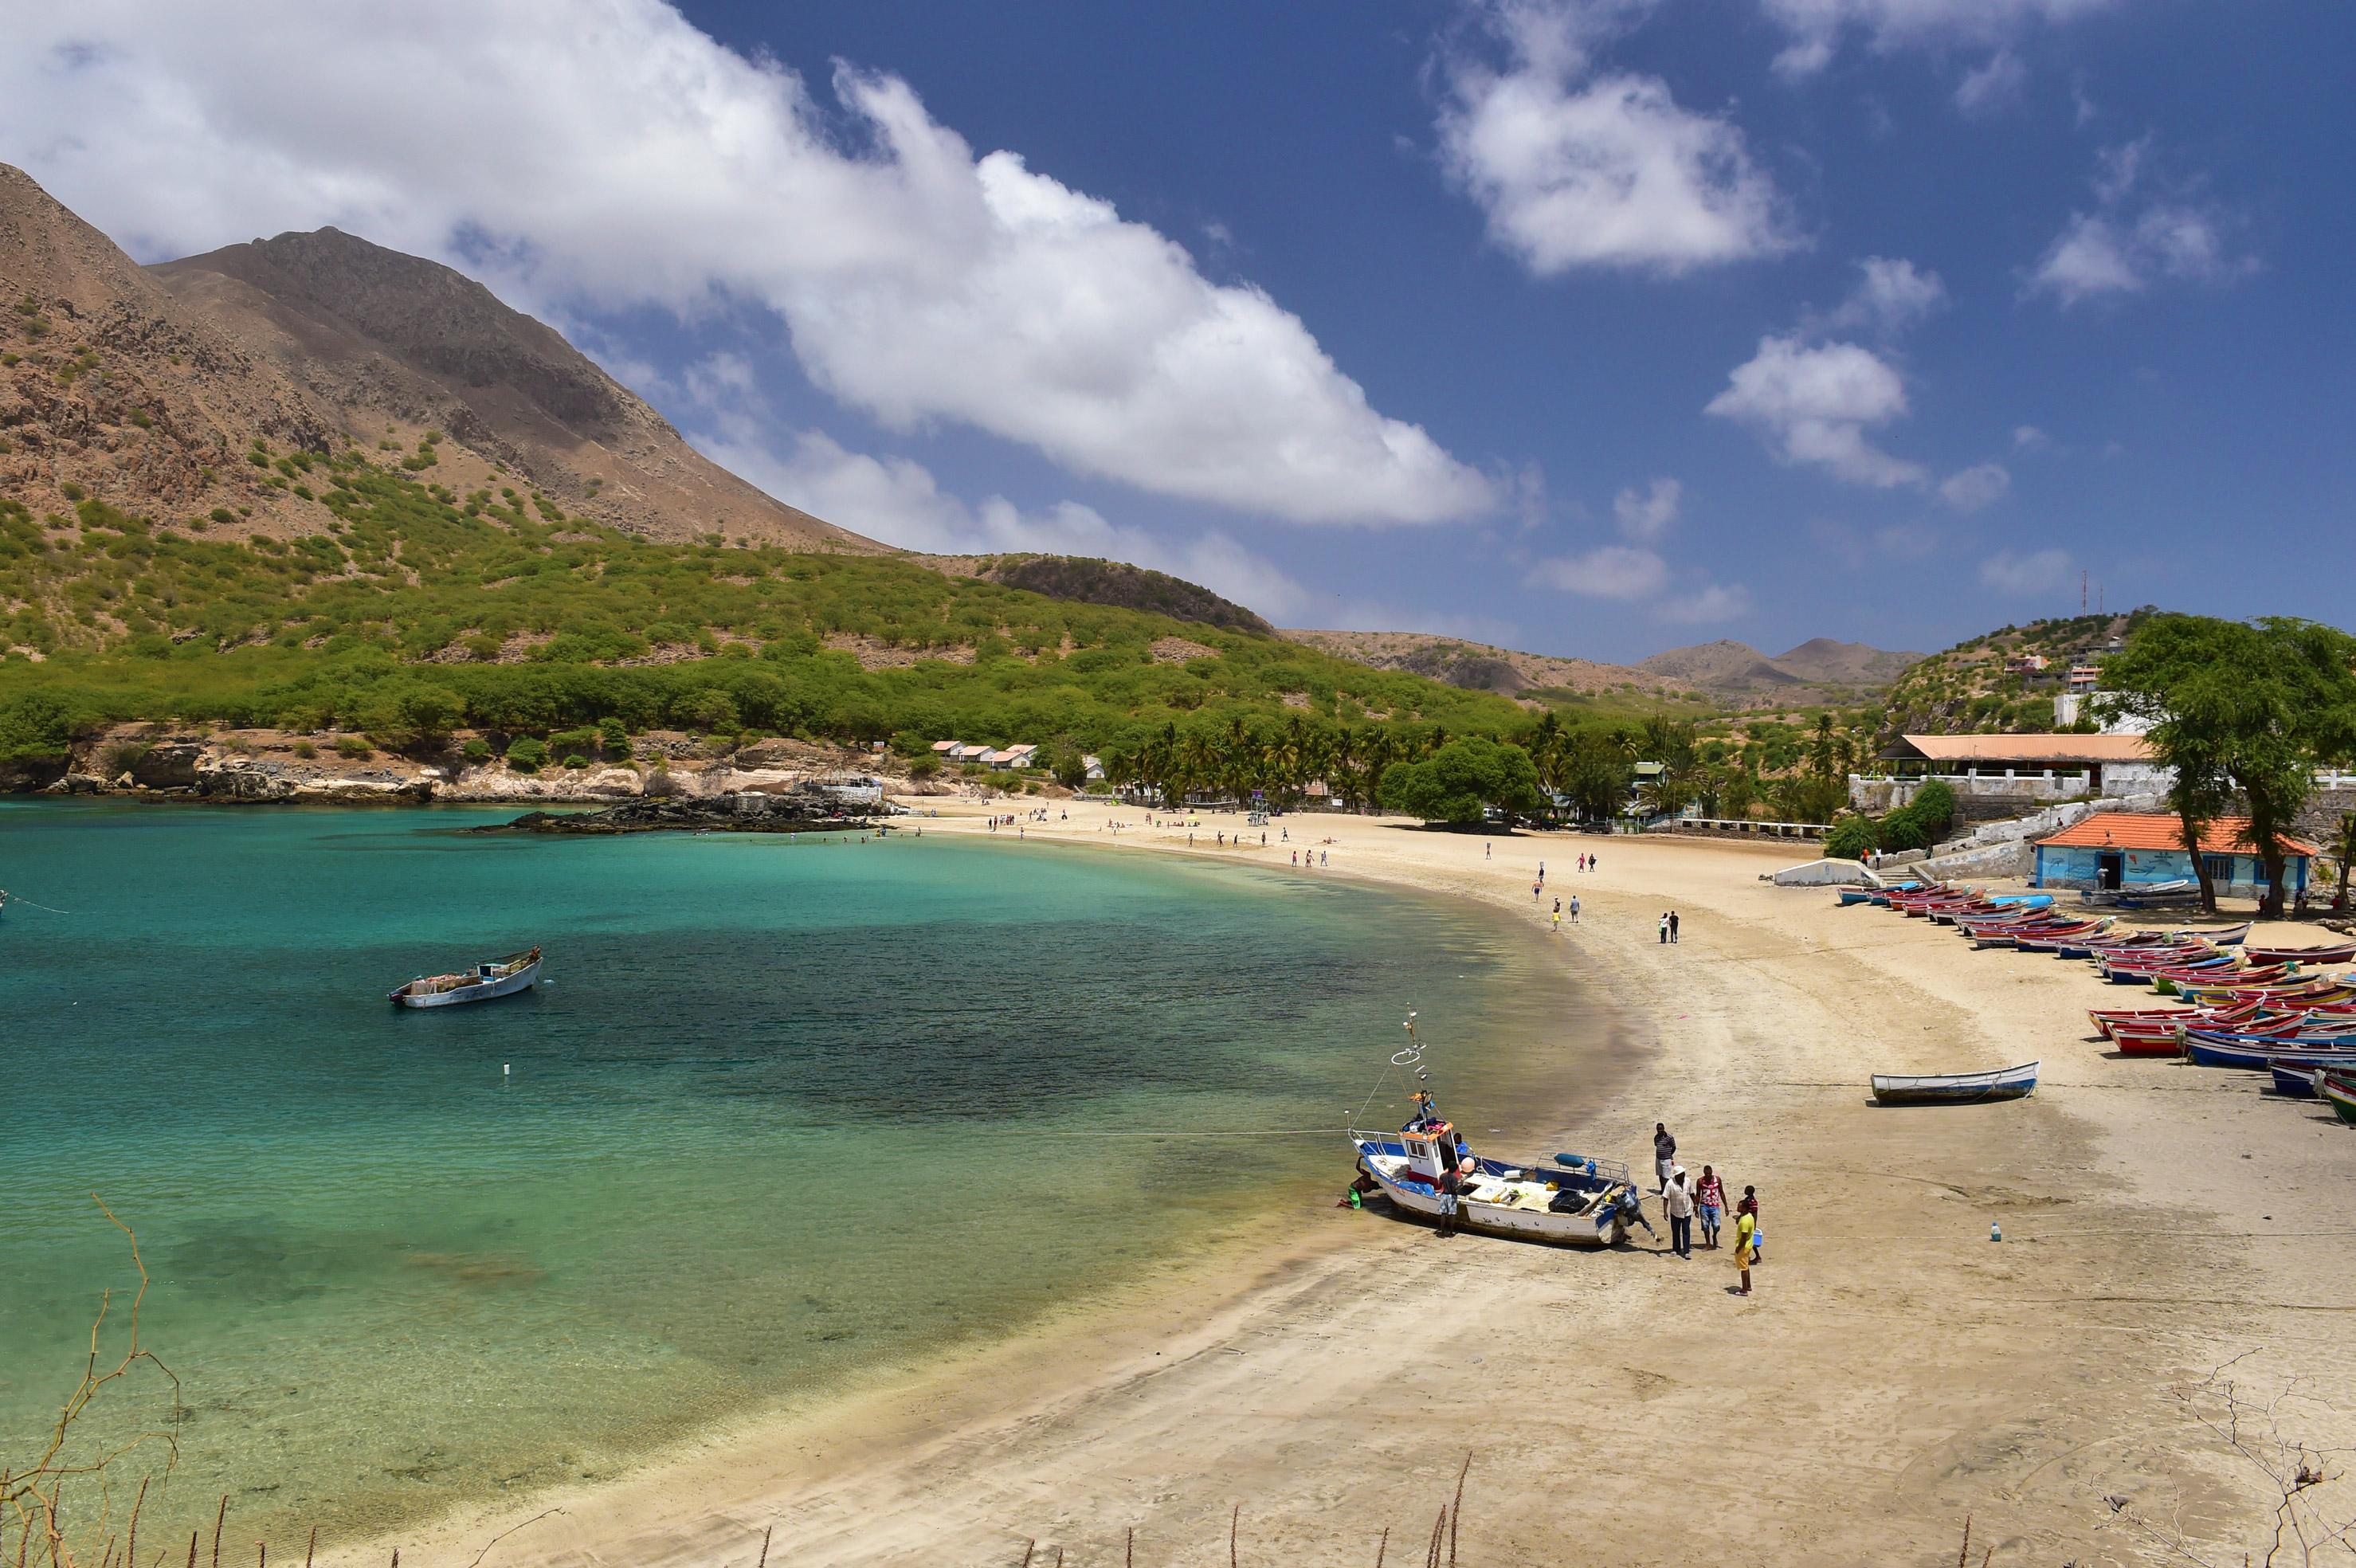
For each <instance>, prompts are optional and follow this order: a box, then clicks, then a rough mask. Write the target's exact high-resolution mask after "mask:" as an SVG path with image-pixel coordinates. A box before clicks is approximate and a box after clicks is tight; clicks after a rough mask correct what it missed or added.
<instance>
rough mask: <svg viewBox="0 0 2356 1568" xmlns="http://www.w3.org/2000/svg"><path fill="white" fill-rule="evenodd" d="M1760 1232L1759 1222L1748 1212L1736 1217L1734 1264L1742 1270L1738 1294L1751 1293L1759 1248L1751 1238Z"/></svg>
mask: <svg viewBox="0 0 2356 1568" xmlns="http://www.w3.org/2000/svg"><path fill="white" fill-rule="evenodd" d="M1758 1233H1759V1223H1758V1221H1757V1220H1755V1219H1752V1218H1751V1216H1750V1215H1748V1214H1738V1215H1736V1216H1735V1217H1734V1266H1735V1267H1736V1268H1737V1269H1740V1271H1741V1272H1742V1288H1741V1289H1740V1290H1738V1291H1736V1292H1735V1293H1734V1294H1737V1295H1749V1294H1751V1264H1752V1263H1754V1262H1758V1261H1759V1260H1758V1251H1757V1249H1756V1248H1755V1247H1754V1246H1753V1245H1752V1240H1751V1239H1752V1238H1753V1237H1755V1236H1756V1235H1757V1234H1758Z"/></svg>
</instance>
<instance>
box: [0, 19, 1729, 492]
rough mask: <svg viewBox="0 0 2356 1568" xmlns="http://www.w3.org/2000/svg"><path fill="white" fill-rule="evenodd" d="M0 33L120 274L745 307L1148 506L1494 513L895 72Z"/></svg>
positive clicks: (637, 33) (517, 28)
mask: <svg viewBox="0 0 2356 1568" xmlns="http://www.w3.org/2000/svg"><path fill="white" fill-rule="evenodd" d="M9 16H10V23H9V34H10V36H9V40H8V45H7V47H6V48H5V49H0V156H7V157H10V158H12V159H13V160H15V161H17V162H21V163H23V164H25V165H26V166H27V167H28V168H29V169H30V170H31V172H32V173H33V174H34V175H35V177H37V178H39V179H41V180H43V181H44V182H45V183H46V184H48V186H49V187H50V188H51V189H52V190H54V191H55V192H56V193H57V194H58V195H59V197H60V198H62V199H65V200H66V201H67V202H68V204H69V205H71V206H73V207H74V208H75V209H77V210H79V211H80V212H81V213H82V214H83V215H84V216H86V217H88V218H90V219H91V220H93V221H94V222H96V223H98V224H99V225H100V226H101V227H102V228H105V229H107V230H108V231H110V232H112V233H113V234H115V235H117V236H119V237H121V238H123V240H125V241H126V242H128V243H129V245H130V246H131V248H133V249H134V250H135V251H138V252H142V253H143V254H145V255H147V256H155V255H158V254H164V253H178V252H185V251H187V250H194V249H201V248H204V247H208V246H212V245H218V244H221V243H224V242H230V241H235V240H242V239H245V238H247V237H249V236H251V235H253V234H262V233H273V232H275V231H279V230H282V229H286V228H289V227H306V228H307V227H312V226H316V225H318V224H322V223H330V222H332V223H336V224H338V225H340V226H342V227H345V228H347V229H349V230H351V231H355V232H358V233H361V234H364V235H367V236H368V237H369V238H371V239H374V240H377V241H379V242H382V243H386V244H390V245H393V246H396V247H399V248H401V249H403V250H408V251H412V252H422V253H424V254H428V255H435V256H440V257H444V258H445V259H461V258H466V257H471V258H473V259H474V260H475V261H476V263H477V270H488V271H489V272H490V273H491V274H492V275H493V278H494V281H496V282H498V284H499V285H500V286H501V287H502V288H503V289H504V290H505V291H507V292H508V293H509V295H510V296H511V297H518V298H521V299H524V300H526V301H529V302H533V303H540V302H549V303H553V304H557V305H560V306H568V307H569V306H577V307H580V308H582V309H584V311H591V312H594V311H597V310H616V309H626V308H631V307H646V306H654V307H659V308H662V309H667V310H670V311H674V312H678V313H680V314H682V315H691V314H695V313H700V312H707V311H711V310H713V309H714V308H715V307H723V306H734V305H738V304H741V303H743V302H748V301H750V302H758V304H760V305H761V306H766V307H767V308H768V309H770V310H772V311H774V312H775V313H776V315H777V316H778V317H780V318H781V319H782V320H783V322H784V323H785V325H786V327H787V329H788V331H789V332H790V335H791V339H792V343H793V347H794V350H795V352H796V353H797V355H798V357H799V359H800V360H801V362H802V364H803V366H804V367H805V369H806V370H807V371H808V372H809V376H810V378H811V379H812V380H813V381H816V382H817V383H818V384H819V386H821V387H823V388H824V389H825V390H827V391H828V392H830V393H832V394H833V395H834V396H836V397H838V398H840V399H841V400H843V401H844V402H846V403H851V404H853V405H855V406H857V407H859V408H861V409H863V410H866V411H868V412H870V413H873V414H875V415H876V416H878V417H880V418H882V419H883V420H884V421H886V422H887V423H889V424H894V425H895V426H911V425H916V424H924V423H926V422H929V421H936V420H942V421H951V422H956V423H959V424H969V425H971V426H974V427H976V428H978V429H980V430H984V431H988V432H990V433H991V434H993V435H999V436H1001V437H1004V438H1006V439H1008V440H1012V441H1015V442H1019V443H1022V444H1023V445H1025V446H1031V447H1033V448H1036V449H1037V450H1039V451H1041V452H1043V453H1044V454H1046V455H1047V456H1049V457H1051V458H1053V459H1054V460H1055V461H1056V462H1058V463H1060V464H1062V465H1064V466H1065V467H1067V468H1069V469H1071V470H1073V471H1075V472H1077V473H1083V474H1089V475H1096V476H1102V477H1105V478H1111V479H1116V480H1119V481H1122V482H1124V483H1127V484H1130V485H1133V486H1137V487H1139V488H1141V489H1147V490H1151V491H1155V492H1158V493H1160V494H1163V495H1169V496H1175V497H1182V498H1185V499H1193V500H1199V501H1206V502H1210V503H1214V504H1216V505H1220V506H1226V507H1233V508H1237V509H1240V510H1247V511H1250V512H1253V513H1256V514H1260V515H1267V516H1274V517H1280V518H1285V519H1290V520H1291V521H1298V522H1309V523H1323V522H1378V523H1384V522H1388V523H1419V522H1431V521H1440V520H1445V519H1454V518H1462V517H1465V516H1468V515H1471V514H1474V513H1478V512H1481V511H1483V510H1486V509H1487V508H1488V507H1489V506H1490V505H1491V504H1492V501H1493V495H1492V487H1491V485H1490V484H1489V482H1488V480H1487V479H1485V478H1483V476H1482V475H1481V474H1479V473H1477V472H1475V471H1474V470H1472V468H1470V467H1466V466H1465V465H1464V464H1462V463H1460V462H1458V461H1457V460H1456V459H1455V458H1453V457H1451V456H1450V455H1449V454H1448V453H1447V452H1446V451H1445V450H1443V449H1442V448H1441V446H1440V445H1439V444H1438V443H1437V442H1435V441H1434V440H1433V439H1432V438H1431V436H1430V435H1428V434H1427V433H1426V432H1425V431H1424V430H1422V429H1421V428H1420V427H1419V426H1417V425H1414V424H1408V423H1404V422H1402V421H1399V420H1397V419H1392V418H1387V417H1385V416H1384V415H1382V414H1381V413H1378V412H1376V410H1375V409H1374V408H1373V407H1371V406H1370V405H1369V403H1368V400H1367V397H1366V394H1365V391H1364V389H1362V388H1361V387H1360V386H1359V385H1358V383H1357V382H1355V381H1352V380H1351V379H1350V378H1349V377H1348V376H1346V375H1344V373H1343V372H1342V371H1340V370H1339V369H1337V368H1336V367H1335V365H1334V364H1333V361H1332V360H1330V359H1329V358H1328V357H1327V356H1326V354H1325V352H1324V351H1323V349H1322V348H1321V347H1320V346H1319V345H1318V343H1317V341H1316V339H1315V338H1313V337H1312V335H1311V333H1310V330H1309V328H1307V327H1306V326H1305V325H1304V324H1303V323H1302V322H1301V319H1300V318H1299V317H1296V316H1294V315H1292V314H1291V313H1290V312H1288V311H1286V310H1285V309H1283V308H1282V307H1281V306H1279V305H1278V304H1277V303H1276V302H1275V301H1273V300H1272V299H1270V298H1269V296H1268V295H1266V294H1265V293H1263V292H1261V291H1260V290H1258V288H1255V287H1252V286H1250V285H1241V284H1237V285H1215V284H1214V283H1212V282H1210V281H1209V280H1208V279H1206V278H1205V277H1204V275H1203V274H1201V272H1200V271H1199V270H1197V268H1196V267H1195V265H1194V261H1193V259H1192V258H1191V257H1190V256H1189V255H1188V253H1187V252H1186V251H1185V250H1184V249H1183V247H1181V246H1179V245H1178V244H1176V243H1174V242H1172V241H1171V240H1169V239H1168V238H1166V237H1165V236H1163V235H1162V234H1161V233H1159V232H1157V231H1155V230H1153V229H1151V228H1150V227H1148V226H1146V225H1144V224H1141V223H1138V222H1135V221H1130V220H1123V219H1122V218H1121V217H1120V216H1119V213H1117V212H1116V211H1115V210H1114V209H1113V208H1112V206H1111V205H1110V204H1109V203H1108V202H1106V201H1103V200H1101V199H1097V198H1094V197H1091V196H1088V195H1087V194H1085V193H1083V192H1080V191H1077V190H1074V189H1072V188H1069V187H1067V186H1065V185H1063V184H1061V183H1059V182H1058V181H1056V180H1055V179H1053V178H1051V177H1048V176H1046V175H1044V174H1042V173H1039V172H1037V171H1034V170H1033V169H1031V168H1030V167H1028V166H1026V165H1025V164H1024V162H1023V158H1022V157H1021V156H1018V155H1017V154H1015V153H1012V152H1004V151H1001V152H992V153H988V154H985V155H983V156H976V155H975V153H974V151H973V149H972V148H970V147H969V146H968V145H967V144H966V143H965V142H964V141H963V140H962V139H961V138H959V137H958V134H956V133H955V132H954V131H952V130H950V129H949V128H948V127H947V126H945V125H943V124H940V123H938V122H937V121H936V120H934V119H933V118H932V117H931V115H930V114H929V113H926V109H925V106H924V105H923V104H922V103H921V102H919V101H918V99H917V97H916V93H915V91H913V90H912V89H911V88H910V87H909V86H908V85H907V84H906V83H905V81H900V80H898V79H896V78H894V77H889V76H883V75H874V74H868V73H863V72H860V71H856V70H850V69H848V68H842V69H839V70H837V72H836V74H835V76H834V79H833V81H832V83H831V89H830V95H821V94H818V93H813V92H812V91H810V89H809V86H808V85H807V84H806V83H805V81H804V80H803V79H802V78H801V77H800V76H799V75H798V74H797V73H796V72H795V71H793V70H789V69H787V68H786V67H785V66H783V65H780V64H778V63H776V62H775V61H773V60H769V59H748V58H746V57H744V56H743V55H740V54H737V53H734V51H732V50H730V49H728V48H723V46H722V45H720V44H718V43H717V42H715V41H714V40H713V39H712V38H709V37H707V36H705V35H704V34H703V33H701V32H700V31H698V30H697V29H696V28H695V27H692V26H691V24H689V23H688V22H687V21H686V20H685V19H684V18H683V17H682V16H680V14H679V13H678V12H677V11H675V10H673V9H671V8H670V7H669V6H668V5H663V4H660V3H659V0H594V4H576V3H573V0H507V3H503V4H500V5H488V6H485V5H471V4H466V3H465V0H412V3H410V4H402V5H366V4H361V3H360V0H311V3H299V0H252V3H251V4H247V5H241V6H240V7H239V8H238V15H237V16H236V18H235V21H234V24H233V25H230V24H227V23H225V22H224V20H223V18H222V17H221V16H219V15H218V14H215V13H213V12H211V11H209V10H208V9H207V8H205V7H202V6H190V5H174V4H170V3H168V0H83V3H80V4H77V5H50V6H33V5H14V6H11V7H10V10H9ZM261 82H266V83H268V84H269V87H268V90H267V91H259V90H257V89H256V86H255V84H256V83H261ZM1704 124H1706V125H1708V124H1715V123H1714V122H1706V123H1704ZM1704 140H1705V141H1706V140H1707V138H1706V137H1705V138H1704ZM1694 156H1704V155H1703V154H1701V153H1697V154H1695V155H1694Z"/></svg>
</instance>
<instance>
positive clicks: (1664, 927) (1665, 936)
mask: <svg viewBox="0 0 2356 1568" xmlns="http://www.w3.org/2000/svg"><path fill="white" fill-rule="evenodd" d="M1661 945H1662V946H1663V947H1667V946H1668V945H1669V912H1668V911H1667V910H1666V909H1664V910H1662V911H1661Z"/></svg>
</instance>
